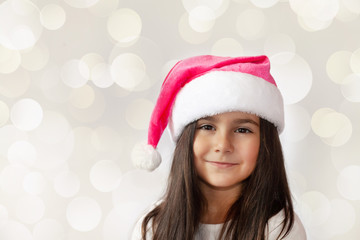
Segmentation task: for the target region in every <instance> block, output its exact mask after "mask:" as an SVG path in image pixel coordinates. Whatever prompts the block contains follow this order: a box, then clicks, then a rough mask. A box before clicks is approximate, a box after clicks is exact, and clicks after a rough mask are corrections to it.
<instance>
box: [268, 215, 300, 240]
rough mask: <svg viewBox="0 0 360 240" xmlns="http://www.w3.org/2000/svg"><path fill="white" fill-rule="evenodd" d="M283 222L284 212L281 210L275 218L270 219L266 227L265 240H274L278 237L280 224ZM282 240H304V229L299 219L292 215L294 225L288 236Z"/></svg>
mask: <svg viewBox="0 0 360 240" xmlns="http://www.w3.org/2000/svg"><path fill="white" fill-rule="evenodd" d="M283 220H284V211H283V210H281V211H280V212H278V213H277V214H276V215H275V216H273V217H271V218H270V219H269V221H268V226H267V231H266V233H267V234H266V235H267V238H266V239H267V240H275V239H277V237H278V236H279V234H280V232H281V229H282V222H283ZM283 240H306V232H305V228H304V226H303V224H302V222H301V220H300V218H299V216H298V215H297V214H296V213H295V214H294V225H293V227H292V228H291V230H290V232H289V234H288V235H286V237H285V238H283Z"/></svg>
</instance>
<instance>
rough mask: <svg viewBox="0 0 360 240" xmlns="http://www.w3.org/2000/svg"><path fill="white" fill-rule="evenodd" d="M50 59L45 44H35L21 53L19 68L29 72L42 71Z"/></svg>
mask: <svg viewBox="0 0 360 240" xmlns="http://www.w3.org/2000/svg"><path fill="white" fill-rule="evenodd" d="M49 58H50V53H49V49H48V47H47V46H46V45H45V44H36V45H35V46H33V47H32V48H31V49H29V50H27V51H23V52H22V53H21V66H22V67H23V68H25V69H26V70H29V71H38V70H41V69H43V68H44V67H45V66H46V64H47V63H48V61H49Z"/></svg>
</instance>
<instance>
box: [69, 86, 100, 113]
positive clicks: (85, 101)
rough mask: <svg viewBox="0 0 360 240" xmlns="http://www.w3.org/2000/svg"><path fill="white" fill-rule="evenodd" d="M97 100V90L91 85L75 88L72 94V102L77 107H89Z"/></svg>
mask: <svg viewBox="0 0 360 240" xmlns="http://www.w3.org/2000/svg"><path fill="white" fill-rule="evenodd" d="M94 101H95V91H94V89H93V88H92V87H90V86H89V85H84V86H82V87H80V88H76V89H74V91H73V92H72V93H71V95H70V103H71V105H73V106H74V107H76V108H80V109H83V108H88V107H90V106H91V105H92V104H93V103H94Z"/></svg>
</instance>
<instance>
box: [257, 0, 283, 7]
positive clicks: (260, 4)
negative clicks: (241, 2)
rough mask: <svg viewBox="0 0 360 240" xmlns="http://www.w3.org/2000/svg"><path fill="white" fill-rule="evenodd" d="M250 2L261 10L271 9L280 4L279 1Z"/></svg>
mask: <svg viewBox="0 0 360 240" xmlns="http://www.w3.org/2000/svg"><path fill="white" fill-rule="evenodd" d="M250 2H251V3H252V4H254V5H255V6H256V7H259V8H269V7H272V6H274V5H275V4H276V3H278V2H279V0H268V1H264V0H250Z"/></svg>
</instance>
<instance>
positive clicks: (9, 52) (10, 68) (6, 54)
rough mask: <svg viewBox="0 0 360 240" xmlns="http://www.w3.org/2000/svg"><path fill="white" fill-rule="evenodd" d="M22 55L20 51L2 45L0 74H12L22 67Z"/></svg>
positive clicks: (0, 47) (0, 49)
mask: <svg viewBox="0 0 360 240" xmlns="http://www.w3.org/2000/svg"><path fill="white" fill-rule="evenodd" d="M20 63H21V55H20V53H19V51H18V50H16V49H15V50H14V49H9V48H6V47H4V46H2V45H1V44H0V73H5V74H7V73H12V72H14V71H16V69H17V68H18V67H19V66H20Z"/></svg>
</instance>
